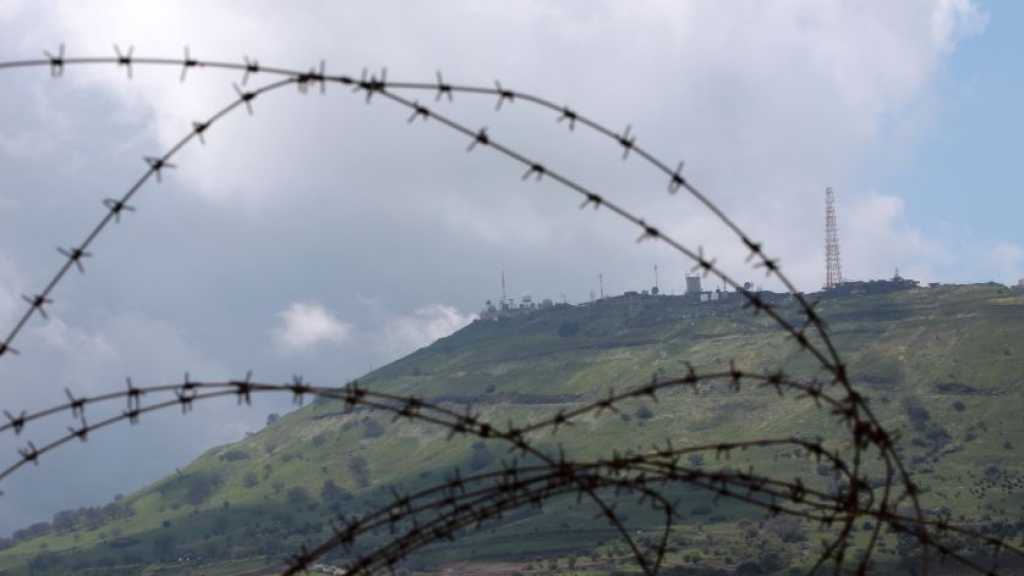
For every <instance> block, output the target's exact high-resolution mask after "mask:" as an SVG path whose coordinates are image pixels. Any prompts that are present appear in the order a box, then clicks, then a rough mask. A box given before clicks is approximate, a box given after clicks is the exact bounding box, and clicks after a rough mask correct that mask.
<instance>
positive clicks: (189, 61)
mask: <svg viewBox="0 0 1024 576" xmlns="http://www.w3.org/2000/svg"><path fill="white" fill-rule="evenodd" d="M198 65H199V61H198V60H195V59H193V58H192V53H191V51H190V50H189V47H188V46H185V58H184V59H183V60H182V61H181V76H180V77H179V78H178V82H181V83H184V82H185V75H186V74H187V73H188V69H189V68H193V67H195V66H198Z"/></svg>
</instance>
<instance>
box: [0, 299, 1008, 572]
mask: <svg viewBox="0 0 1024 576" xmlns="http://www.w3.org/2000/svg"><path fill="white" fill-rule="evenodd" d="M778 304H779V306H780V310H781V311H782V312H783V314H793V315H795V314H796V310H795V308H794V307H793V306H792V305H791V304H787V303H786V301H785V299H780V300H779V302H778ZM819 311H820V312H821V314H822V315H823V316H824V317H825V318H826V319H827V321H828V322H829V327H830V330H831V333H832V335H833V337H834V339H835V342H836V345H837V347H838V349H839V350H840V352H841V353H842V355H843V356H844V358H845V359H846V360H847V362H848V364H849V367H850V373H851V374H852V377H853V379H854V381H855V383H856V385H857V386H858V387H859V388H860V390H861V391H862V392H863V393H864V394H865V395H866V396H867V397H868V398H869V399H870V401H871V403H872V406H873V407H874V409H875V411H876V412H877V414H878V415H879V417H880V418H881V419H882V420H883V422H884V423H885V425H886V426H887V427H888V428H889V429H890V430H892V431H895V432H898V433H899V434H900V443H901V447H902V450H903V455H904V458H905V460H906V461H907V463H908V464H909V465H910V467H911V469H912V471H913V473H914V474H915V478H916V479H917V480H918V481H919V482H920V484H921V485H922V486H923V488H924V502H925V505H926V506H927V507H929V508H930V509H932V510H944V511H945V512H948V513H949V514H951V515H952V516H953V517H954V518H962V519H963V521H969V522H978V523H980V522H986V523H994V522H997V521H1000V520H1006V521H1008V522H1010V523H1011V524H1014V525H1016V523H1017V518H1019V517H1020V511H1021V507H1022V504H1024V499H1022V495H1024V482H1022V477H1021V474H1022V472H1024V470H1022V466H1021V464H1020V463H1021V461H1022V460H1021V458H1020V456H1019V450H1021V449H1024V421H1022V419H1021V418H1020V417H1019V416H1018V414H1017V412H1018V411H1019V408H1020V406H1021V405H1022V403H1021V400H1022V398H1024V390H1022V386H1024V382H1022V379H1024V376H1021V375H1022V374H1024V338H1022V336H1024V297H1022V296H1020V295H1019V294H1017V293H1016V292H1013V291H1010V290H1009V289H1007V288H1005V287H1001V286H999V285H992V284H988V285H972V286H943V287H936V288H927V289H923V288H922V289H910V290H902V291H897V292H892V293H887V294H870V295H834V296H831V297H827V298H825V299H824V300H822V302H821V304H820V307H819ZM730 362H734V363H735V365H736V366H738V367H740V368H743V369H749V370H756V371H767V370H773V369H778V368H783V369H785V370H786V371H787V372H789V373H792V374H797V375H803V376H808V377H810V376H815V375H817V374H818V370H817V367H816V365H815V364H814V363H813V362H812V360H811V359H810V358H809V357H807V356H806V355H802V354H800V353H799V351H798V349H797V347H796V345H795V343H794V342H793V340H792V338H790V337H789V336H788V335H787V334H785V333H784V332H782V331H780V330H779V329H778V328H777V327H775V326H774V325H773V324H772V323H771V322H770V321H769V320H768V319H766V318H765V317H764V316H763V315H762V316H755V315H753V314H752V313H751V312H750V310H748V309H743V308H741V307H740V305H739V303H738V302H736V301H729V300H728V299H723V300H722V301H718V302H706V303H694V302H692V301H689V300H687V299H685V298H681V297H669V296H651V295H630V296H628V297H620V298H614V299H606V300H602V301H599V302H597V303H594V304H592V305H588V306H564V305H552V306H548V307H545V308H544V309H543V310H536V311H533V312H530V313H523V314H517V315H515V316H511V317H506V318H501V319H498V320H480V321H476V322H473V323H472V324H470V325H469V326H467V327H465V328H464V329H462V330H460V331H458V332H456V333H454V334H452V335H451V336H448V337H447V338H442V339H440V340H438V341H437V342H435V343H433V344H431V345H430V346H427V347H425V348H423V349H420V350H418V351H416V352H414V353H413V354H410V355H408V356H406V357H404V358H402V359H400V360H398V361H396V362H394V363H392V364H390V365H388V366H385V367H383V368H381V369H379V370H377V371H375V372H374V373H372V374H371V375H370V376H369V377H367V378H366V379H365V380H363V381H362V382H361V384H362V385H363V386H365V387H367V388H369V389H373V390H376V391H382V392H393V393H398V394H415V395H417V396H419V397H423V398H426V399H431V400H433V401H435V402H441V403H444V404H446V405H453V406H459V407H461V406H470V405H471V406H472V407H473V409H474V410H476V411H477V412H479V413H480V414H481V416H482V417H485V418H489V419H491V420H493V421H494V422H495V423H504V422H505V421H507V420H509V419H513V420H516V421H520V420H523V421H525V420H529V419H536V418H539V417H540V416H542V415H544V414H552V413H554V412H555V411H557V410H559V409H565V408H569V407H572V406H576V405H578V404H580V403H582V402H586V401H588V400H593V399H595V398H597V397H600V396H603V395H605V394H606V393H607V391H608V389H609V388H612V387H616V388H619V389H621V388H623V387H626V386H630V385H637V384H641V383H644V382H646V381H649V380H650V379H651V377H652V375H661V376H666V375H675V374H684V373H685V371H686V370H687V369H688V364H687V363H689V364H692V365H693V366H695V367H697V368H698V369H700V370H705V369H722V368H727V367H728V366H729V365H730ZM787 435H790V436H792V435H803V436H808V437H814V436H821V437H823V438H826V439H831V438H835V439H836V442H837V443H839V442H841V438H842V434H841V431H837V430H836V425H835V420H833V419H832V418H830V417H829V415H828V414H827V413H825V412H823V411H820V410H817V409H816V408H815V407H814V405H813V404H811V403H809V402H806V401H802V402H801V401H797V400H796V399H793V398H789V397H784V398H778V397H777V396H776V394H775V393H774V392H773V391H770V390H759V389H746V390H743V391H740V392H735V391H732V390H731V389H729V388H728V387H727V386H717V385H715V384H709V385H708V386H706V387H705V389H703V390H702V392H701V394H697V395H695V394H693V393H691V392H685V391H679V392H678V393H673V394H668V395H666V396H665V397H663V398H660V402H659V403H658V404H657V405H653V404H644V403H640V402H637V403H635V404H634V405H631V406H628V407H627V408H626V409H625V410H624V411H623V412H622V413H621V414H618V415H615V414H612V415H606V416H604V417H601V418H591V419H588V420H587V421H586V422H584V423H583V424H581V425H579V426H577V427H575V428H573V429H570V430H567V431H564V432H562V433H560V434H559V435H558V436H557V437H553V438H548V439H547V440H546V442H548V445H549V446H550V447H551V448H552V449H554V447H555V445H556V443H558V444H561V445H563V446H564V449H565V450H566V452H567V453H570V454H572V455H574V456H578V457H597V456H598V455H606V454H608V452H609V451H610V450H611V449H613V448H615V449H622V450H625V449H630V448H649V447H650V446H651V445H652V444H654V443H656V442H661V441H663V440H664V439H665V438H667V437H670V438H671V439H672V440H673V442H674V443H676V444H687V443H694V444H697V443H703V442H707V441H710V440H713V439H714V440H718V439H724V438H728V439H731V440H735V439H742V438H755V437H761V436H787ZM836 446H837V447H841V444H837V445H836ZM506 457H507V453H506V450H505V447H504V446H502V445H500V444H499V443H484V442H476V441H473V440H471V439H468V438H463V437H455V438H451V439H449V435H448V433H447V432H446V431H445V430H443V429H437V428H433V427H431V426H430V425H428V424H424V423H411V422H405V421H399V422H392V419H391V418H390V417H388V416H387V415H384V414H377V413H374V412H370V411H355V412H350V411H346V410H345V409H344V406H343V405H342V403H340V402H338V401H317V402H314V403H313V404H311V405H309V406H307V407H305V408H302V409H299V410H296V411H294V412H292V413H290V414H287V415H285V416H283V417H281V418H280V419H278V420H276V421H275V422H273V423H272V424H270V425H268V426H267V427H266V428H265V429H263V430H261V431H260V432H259V433H256V434H254V435H251V436H250V437H248V438H246V439H245V440H242V441H240V442H237V443H234V444H230V445H226V446H220V447H216V448H213V449H211V450H209V451H207V452H206V453H205V454H203V455H202V456H201V457H200V458H198V459H196V460H195V461H194V462H193V463H191V464H190V465H189V466H187V467H186V468H183V469H182V470H181V472H180V474H176V475H174V476H172V477H169V478H166V479H163V480H161V481H159V482H156V483H154V484H152V485H150V486H147V487H145V488H143V489H141V490H139V491H138V492H135V493H133V494H130V495H128V496H126V497H124V498H123V499H121V500H119V501H118V502H116V503H114V504H112V505H110V506H108V507H107V508H105V509H104V510H103V511H102V512H96V513H92V514H77V515H76V514H65V515H64V516H63V517H58V518H55V520H54V522H52V523H50V524H49V525H47V526H40V527H37V529H36V530H35V532H34V533H32V534H27V535H26V534H22V538H21V539H20V540H19V541H18V542H17V543H16V544H15V545H13V546H11V547H10V548H8V549H6V550H4V551H2V552H0V570H3V569H6V572H3V573H7V574H22V573H28V571H29V566H28V565H29V562H30V560H33V559H34V562H33V563H32V569H33V570H34V571H35V572H34V573H46V572H47V571H51V572H53V573H66V572H67V571H68V570H69V569H74V570H75V572H76V573H97V574H99V573H104V574H109V573H114V572H116V569H115V568H114V567H115V566H120V567H121V569H122V570H123V571H124V572H123V573H126V574H129V573H130V574H137V573H142V572H143V571H144V570H149V569H156V566H157V565H160V566H162V569H163V570H164V572H161V573H168V574H170V573H188V570H190V569H192V568H191V567H193V566H195V565H196V564H198V563H207V564H209V563H214V564H216V566H215V567H214V568H212V569H209V570H207V571H206V572H204V573H208V574H215V573H221V574H243V573H252V574H258V573H261V572H259V570H261V569H262V568H263V567H265V566H273V565H276V563H277V562H279V561H280V559H281V558H282V557H283V555H285V554H287V553H290V552H292V551H294V549H295V548H296V547H297V546H298V545H299V544H300V543H301V542H304V541H306V542H310V543H315V542H318V541H320V540H322V539H324V538H326V537H327V536H328V535H329V533H330V532H329V520H330V519H332V518H334V517H335V516H336V515H338V514H341V513H344V514H351V513H357V512H359V511H363V510H367V509H370V508H372V507H373V506H374V505H375V504H377V503H380V502H382V501H383V499H384V498H386V497H389V496H387V495H388V494H389V488H391V487H400V488H402V489H409V488H411V487H415V486H424V485H427V484H431V483H434V482H437V481H439V480H441V479H443V478H444V477H445V475H446V474H447V473H449V472H450V471H451V470H452V469H453V468H459V469H461V470H462V471H463V473H466V472H477V471H483V470H488V469H493V468H496V467H497V466H499V463H500V461H501V459H503V458H506ZM744 458H745V460H742V459H741V460H740V461H739V462H731V463H729V464H728V465H741V464H746V463H751V464H755V465H756V466H758V467H759V469H762V470H775V471H778V472H779V473H780V474H781V473H785V474H788V475H789V477H792V476H793V475H796V474H801V475H803V476H806V477H808V478H811V479H812V481H817V482H821V483H826V482H828V478H827V477H826V476H827V475H823V474H819V473H818V472H819V471H818V470H816V467H815V465H814V463H813V462H806V461H802V460H798V459H795V458H791V457H789V455H785V454H778V453H771V452H766V453H762V454H750V455H748V456H745V457H744ZM709 460H713V458H710V457H709ZM705 465H707V466H716V465H724V464H721V463H717V462H714V461H708V462H707V463H706V464H705ZM681 497H682V498H683V502H684V503H685V507H686V509H687V510H688V511H689V513H688V517H689V518H688V521H687V522H686V523H682V524H681V525H680V526H679V527H678V531H677V532H674V533H673V537H674V538H678V542H676V544H675V545H674V547H673V551H674V555H673V557H672V559H671V560H672V562H671V563H672V564H673V565H687V566H709V567H724V568H727V567H729V566H732V567H735V566H737V565H739V564H740V563H741V562H743V561H744V559H748V558H755V559H756V558H761V559H762V560H763V559H764V558H765V557H766V556H765V555H766V554H772V555H774V556H773V558H775V559H776V560H777V562H776V564H774V568H775V572H777V573H783V569H784V568H785V567H786V566H798V565H800V563H801V562H803V561H806V559H807V558H809V555H808V554H809V553H808V549H809V547H810V544H809V543H808V542H811V543H813V544H815V545H816V544H817V542H816V538H814V537H813V531H814V530H816V528H815V527H810V526H796V527H793V526H789V527H785V528H779V529H776V528H774V527H773V525H771V524H758V522H761V520H760V516H758V515H756V514H754V513H753V512H752V511H750V510H746V509H744V508H742V507H739V506H734V505H730V504H727V503H724V502H723V503H722V504H721V505H719V506H717V507H714V506H710V505H709V504H708V498H707V497H706V496H705V495H703V494H700V493H698V492H695V491H689V492H683V493H681ZM634 521H635V522H636V524H637V527H638V529H643V528H644V527H645V522H646V520H645V518H644V517H643V516H642V515H637V516H636V517H635V518H634ZM753 527H757V529H755V533H756V535H755V536H751V535H750V533H749V531H750V530H751V529H754V528H753ZM570 528H571V530H570ZM1014 530H1015V528H1014ZM794 534H798V535H797V536H794ZM380 538H382V539H383V538H386V534H382V535H381V536H380ZM712 540H713V541H714V545H711V541H712ZM620 547H621V545H620V544H619V543H618V541H617V540H616V538H615V533H614V532H613V531H611V530H609V529H607V527H606V526H604V525H598V524H596V523H594V522H593V520H592V511H590V510H586V509H585V508H584V507H576V506H575V505H574V504H572V503H565V504H556V505H554V506H550V507H547V508H545V511H544V512H536V511H527V512H524V513H523V514H521V515H514V516H510V517H507V518H506V519H505V520H504V521H503V523H502V524H501V525H500V529H497V530H492V531H484V532H480V533H478V534H475V535H472V536H471V537H468V538H466V539H463V540H460V541H458V542H456V543H454V544H451V545H446V546H439V547H434V548H432V549H430V550H426V551H424V552H423V553H422V554H419V555H417V556H416V557H415V558H414V562H413V563H412V564H411V566H412V567H415V568H419V569H435V568H437V567H438V566H440V565H442V564H446V563H451V562H457V561H463V560H467V559H472V560H475V561H484V560H487V561H495V562H497V561H502V562H511V563H512V564H511V565H513V566H515V569H516V570H519V571H527V572H528V571H529V570H530V569H539V568H541V567H542V566H543V564H539V562H541V560H543V562H545V563H550V562H551V561H554V562H556V563H557V562H559V561H562V562H563V563H564V562H565V561H566V560H567V559H568V558H574V559H575V558H577V557H579V558H583V559H584V560H581V562H591V564H592V565H594V566H598V565H601V566H605V565H607V564H608V563H609V562H610V563H611V565H614V563H615V562H616V561H617V560H615V558H619V556H621V554H620V553H621V550H619V548H620ZM71 552H74V553H73V554H71ZM898 553H899V551H898V550H897V548H896V544H895V543H894V542H893V543H887V544H886V547H885V548H884V549H883V550H882V551H881V553H880V554H879V558H880V559H881V560H885V559H887V558H888V559H891V560H893V561H895V560H896V559H897V557H898ZM595 557H596V558H597V559H596V560H595ZM608 557H611V558H613V560H607V559H606V558H608ZM528 562H529V563H531V564H530V565H529V566H527V563H528ZM574 562H575V560H574ZM599 562H603V563H604V564H599ZM90 568H91V569H93V570H94V572H89V571H88V570H89V569H90ZM217 570H219V572H218V571H217ZM765 573H769V572H765Z"/></svg>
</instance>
